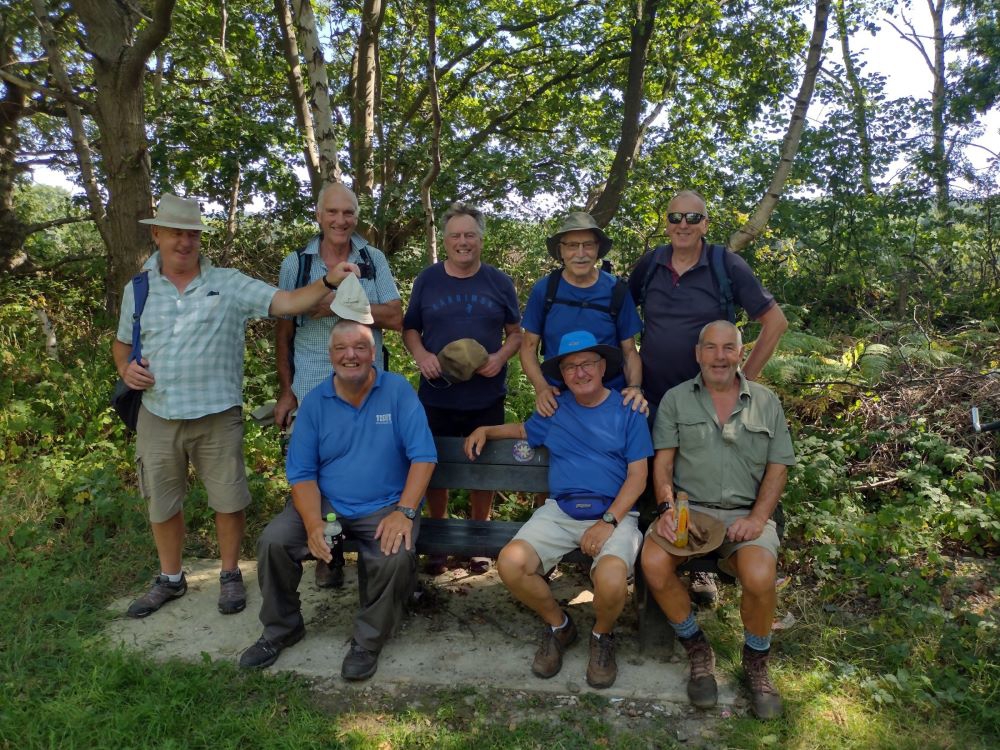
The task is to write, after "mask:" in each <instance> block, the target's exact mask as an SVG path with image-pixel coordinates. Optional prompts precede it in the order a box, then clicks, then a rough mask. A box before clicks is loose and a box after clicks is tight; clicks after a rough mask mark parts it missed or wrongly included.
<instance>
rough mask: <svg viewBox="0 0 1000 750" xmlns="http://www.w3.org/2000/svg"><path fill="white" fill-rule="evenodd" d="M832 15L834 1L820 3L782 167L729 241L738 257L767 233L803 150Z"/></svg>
mask: <svg viewBox="0 0 1000 750" xmlns="http://www.w3.org/2000/svg"><path fill="white" fill-rule="evenodd" d="M829 15H830V0H816V17H815V19H814V20H813V30H812V38H811V39H810V40H809V54H808V56H807V57H806V68H805V72H804V74H803V76H802V85H801V86H800V87H799V95H798V96H797V97H795V107H794V108H793V109H792V118H791V120H790V122H789V123H788V130H787V131H786V133H785V137H784V138H783V139H782V141H781V156H780V159H779V160H778V166H777V167H776V168H775V170H774V175H773V176H772V177H771V184H770V185H768V188H767V192H766V193H765V194H764V197H763V198H761V200H760V202H759V203H758V204H757V207H756V208H755V209H754V212H753V215H752V216H751V217H750V219H749V220H748V221H747V222H746V224H744V225H743V226H742V227H740V228H739V229H737V230H736V231H735V232H733V234H732V236H731V237H730V238H729V249H730V250H733V251H734V252H737V253H738V252H740V251H741V250H743V249H744V248H746V246H747V245H749V244H750V243H751V242H753V241H754V240H755V239H756V238H757V237H758V236H759V235H760V233H761V232H763V231H764V227H766V226H767V222H768V219H770V218H771V213H772V212H773V211H774V207H775V206H777V205H778V200H779V199H780V198H781V192H782V190H784V189H785V181H786V180H787V179H788V175H789V173H790V172H791V171H792V163H793V162H794V161H795V154H796V153H797V152H798V150H799V141H800V140H801V139H802V129H803V128H804V127H805V123H806V112H807V111H808V110H809V102H810V100H811V99H812V95H813V89H814V88H815V85H816V75H817V74H818V73H819V67H820V63H821V62H822V58H823V40H824V39H825V38H826V21H827V18H828V17H829Z"/></svg>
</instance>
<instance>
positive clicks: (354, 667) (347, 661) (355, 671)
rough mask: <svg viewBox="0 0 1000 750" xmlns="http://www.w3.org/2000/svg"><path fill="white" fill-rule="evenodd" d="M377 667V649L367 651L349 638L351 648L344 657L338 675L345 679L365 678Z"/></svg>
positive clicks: (373, 672)
mask: <svg viewBox="0 0 1000 750" xmlns="http://www.w3.org/2000/svg"><path fill="white" fill-rule="evenodd" d="M376 669H378V651H369V650H368V649H366V648H365V647H364V646H361V645H359V644H358V642H357V641H355V640H354V639H353V638H352V639H351V650H350V651H348V652H347V656H345V657H344V663H343V664H342V665H341V667H340V675H341V676H342V677H343V678H344V679H345V680H354V681H357V680H367V679H368V678H369V677H371V676H372V675H373V674H375V670H376Z"/></svg>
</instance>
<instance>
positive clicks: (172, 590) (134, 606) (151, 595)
mask: <svg viewBox="0 0 1000 750" xmlns="http://www.w3.org/2000/svg"><path fill="white" fill-rule="evenodd" d="M187 588H188V587H187V578H185V577H184V573H183V571H182V572H181V580H180V581H178V582H177V583H171V582H170V579H169V578H167V577H166V576H165V575H158V576H156V580H155V581H153V587H152V588H151V589H150V590H149V591H147V592H146V593H145V594H143V595H142V596H140V597H139V598H138V599H136V600H135V601H134V602H132V603H131V604H130V605H129V607H128V612H127V613H126V614H127V615H128V616H129V617H148V616H149V615H151V614H153V613H154V612H155V611H156V610H158V609H159V608H160V607H162V606H163V605H164V604H166V603H167V602H169V601H173V600H174V599H180V598H181V597H182V596H184V594H186V593H187Z"/></svg>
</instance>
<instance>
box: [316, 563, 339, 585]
mask: <svg viewBox="0 0 1000 750" xmlns="http://www.w3.org/2000/svg"><path fill="white" fill-rule="evenodd" d="M316 586H317V587H319V588H321V589H340V588H343V587H344V566H343V564H340V565H331V564H330V563H325V562H323V561H322V560H317V561H316Z"/></svg>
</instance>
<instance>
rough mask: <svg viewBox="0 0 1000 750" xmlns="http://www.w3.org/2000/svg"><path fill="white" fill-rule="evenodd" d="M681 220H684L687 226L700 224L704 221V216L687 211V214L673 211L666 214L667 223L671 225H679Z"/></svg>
mask: <svg viewBox="0 0 1000 750" xmlns="http://www.w3.org/2000/svg"><path fill="white" fill-rule="evenodd" d="M681 219H684V220H685V221H686V222H687V223H688V224H701V222H702V221H704V219H705V214H699V213H697V212H696V211H688V212H687V213H681V212H680V211H674V212H673V213H669V214H667V221H669V222H670V223H671V224H680V223H681Z"/></svg>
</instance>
